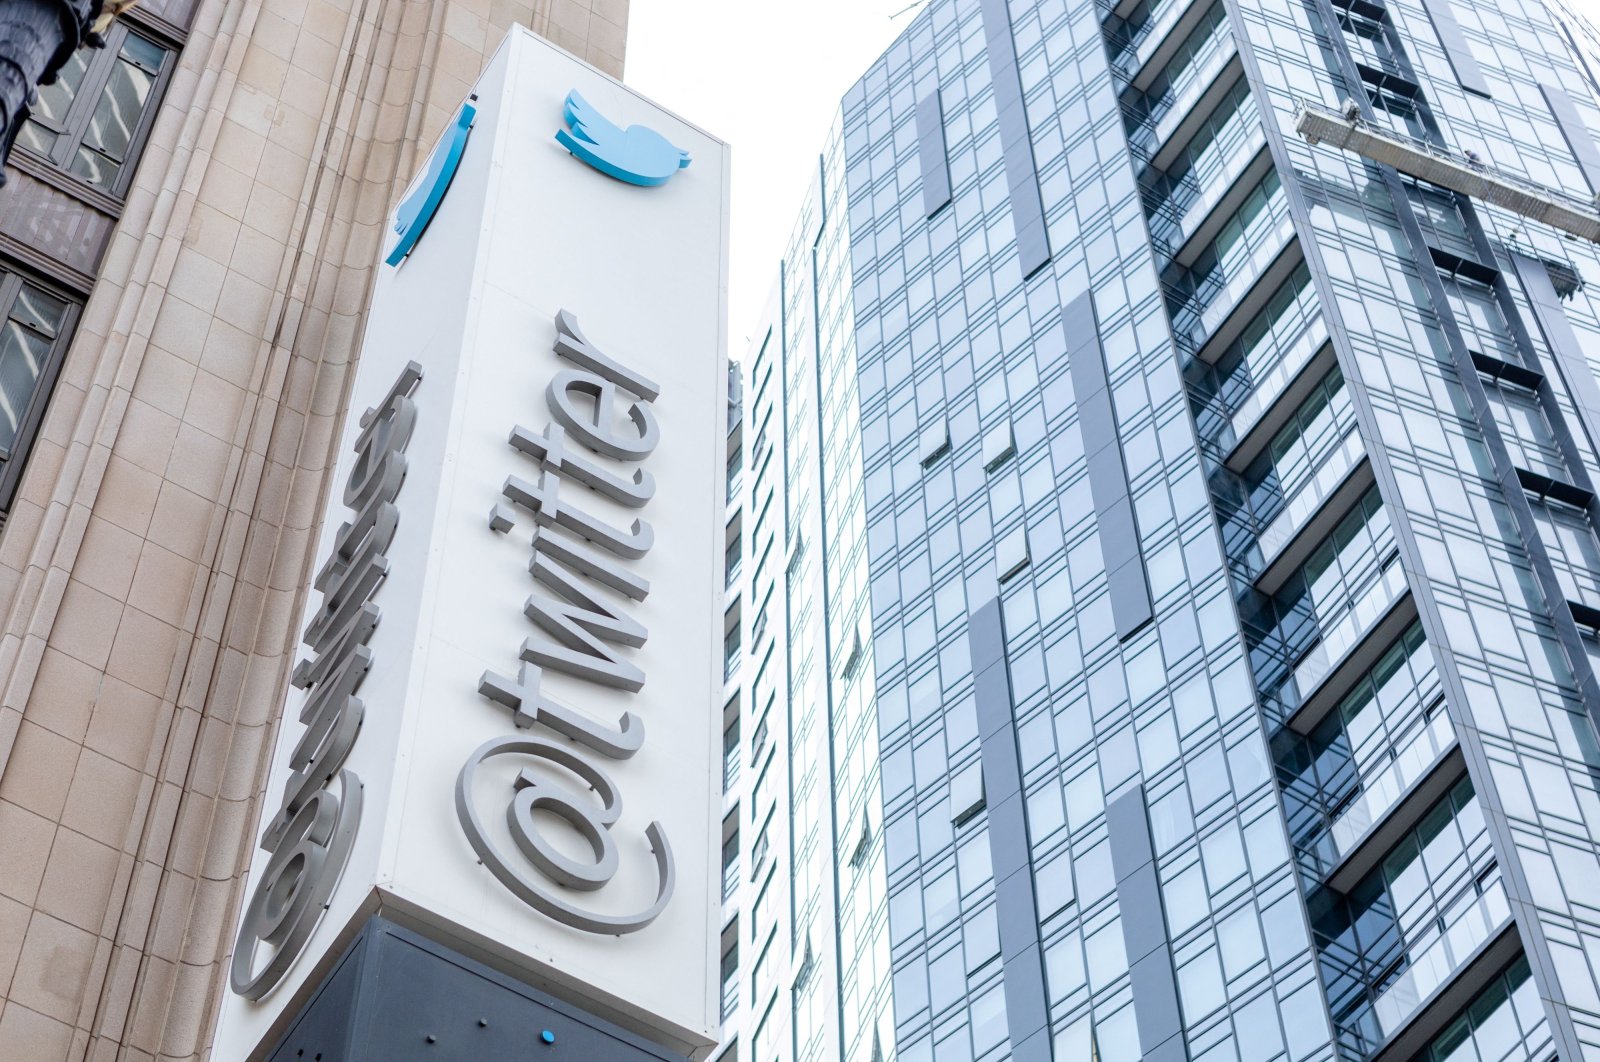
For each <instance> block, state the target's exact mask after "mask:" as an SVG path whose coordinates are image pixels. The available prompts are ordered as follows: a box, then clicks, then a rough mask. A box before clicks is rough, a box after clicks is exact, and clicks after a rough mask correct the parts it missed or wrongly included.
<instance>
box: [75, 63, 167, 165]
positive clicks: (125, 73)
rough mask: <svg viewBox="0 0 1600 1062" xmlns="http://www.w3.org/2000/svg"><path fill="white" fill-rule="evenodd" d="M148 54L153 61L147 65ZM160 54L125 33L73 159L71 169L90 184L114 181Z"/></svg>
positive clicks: (143, 105) (142, 106) (148, 93)
mask: <svg viewBox="0 0 1600 1062" xmlns="http://www.w3.org/2000/svg"><path fill="white" fill-rule="evenodd" d="M152 54H154V55H155V57H156V62H155V63H154V64H151V65H147V64H148V63H149V60H150V59H151V58H152ZM162 54H164V50H163V49H161V48H160V47H158V46H157V45H154V44H151V43H150V42H149V41H146V40H142V39H141V38H139V37H137V36H135V35H133V34H131V33H130V34H129V35H128V37H127V38H126V40H125V41H124V42H123V45H122V51H121V53H120V54H119V55H118V57H117V63H116V66H115V67H114V68H113V69H112V71H111V78H110V80H108V81H107V82H106V87H105V89H104V90H103V91H102V92H101V93H100V101H99V103H97V104H96V105H95V109H94V116H93V117H92V118H91V119H90V120H89V129H88V131H87V132H86V133H85V134H84V137H83V144H82V145H81V146H80V147H79V148H78V154H77V157H76V158H75V159H74V160H73V163H72V172H74V173H76V174H77V175H78V176H80V177H83V178H84V179H86V180H88V181H89V182H90V183H92V184H98V185H105V186H109V185H111V184H114V183H115V182H116V179H117V173H118V172H119V171H120V170H121V168H122V163H123V162H124V161H125V160H126V159H127V157H128V145H129V144H130V143H131V142H132V140H133V134H134V131H135V130H136V129H138V127H139V118H140V116H141V115H142V114H143V113H144V107H145V104H146V102H148V100H149V98H150V89H151V87H152V86H154V84H155V79H156V71H157V70H158V69H159V68H160V61H159V56H160V55H162Z"/></svg>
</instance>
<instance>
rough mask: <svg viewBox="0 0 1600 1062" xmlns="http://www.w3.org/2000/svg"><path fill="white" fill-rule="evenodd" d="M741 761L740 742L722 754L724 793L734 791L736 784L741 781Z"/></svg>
mask: <svg viewBox="0 0 1600 1062" xmlns="http://www.w3.org/2000/svg"><path fill="white" fill-rule="evenodd" d="M739 761H740V754H739V746H738V744H735V745H734V746H733V748H731V749H729V750H728V751H727V752H725V753H723V754H722V791H723V792H724V793H731V792H733V787H734V785H735V784H736V783H737V782H738V781H739Z"/></svg>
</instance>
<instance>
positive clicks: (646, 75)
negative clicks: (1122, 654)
mask: <svg viewBox="0 0 1600 1062" xmlns="http://www.w3.org/2000/svg"><path fill="white" fill-rule="evenodd" d="M1596 2H1597V3H1600V0H1596ZM908 5H909V6H910V9H911V10H910V11H908V12H907V13H906V14H904V15H901V16H900V17H898V18H896V19H893V20H892V21H891V19H890V17H889V16H890V15H891V14H893V13H895V12H897V11H901V10H903V9H905V8H907V6H908ZM921 6H922V3H921V2H920V0H918V2H913V0H633V2H632V4H631V6H630V9H629V13H628V59H627V71H626V76H625V78H624V80H626V81H627V83H628V84H629V85H631V86H632V87H634V88H636V89H638V90H639V91H640V92H642V93H644V94H645V95H646V96H648V97H650V98H651V99H653V100H655V101H656V102H657V103H659V104H661V105H662V106H663V107H666V108H668V109H669V110H671V111H674V112H676V113H677V114H679V115H681V116H682V117H683V118H684V119H685V120H687V121H690V122H693V123H694V124H695V125H698V126H700V127H701V128H702V129H705V130H706V131H707V132H709V133H712V134H713V135H715V136H719V137H721V138H722V139H723V140H726V141H727V142H728V143H729V144H731V145H732V147H733V222H732V234H731V237H730V241H731V245H732V246H731V254H732V263H731V268H730V271H729V285H728V286H729V292H728V316H729V329H728V353H729V354H730V355H731V356H732V357H734V358H736V359H737V358H743V357H744V354H745V346H746V342H747V339H748V337H749V335H750V332H751V330H752V329H754V328H755V327H756V324H757V321H756V317H757V315H758V314H759V313H760V312H761V308H762V304H763V302H764V301H765V299H766V297H767V293H768V291H769V290H770V289H771V287H772V284H773V282H774V281H775V280H776V279H777V276H778V260H779V258H780V256H781V255H782V254H783V249H784V244H785V242H786V241H787V240H788V238H789V232H790V229H791V228H792V226H793V224H794V220H795V217H796V215H797V214H798V213H799V209H800V203H801V199H802V197H803V196H804V195H805V193H806V189H807V187H808V186H809V184H810V181H811V176H812V174H814V173H815V172H816V167H817V154H818V152H820V151H821V150H822V143H823V139H824V138H825V137H826V136H827V133H828V127H829V126H830V125H831V124H832V122H833V118H834V115H835V113H836V112H837V110H838V107H839V100H840V99H841V98H842V97H843V96H844V94H845V92H846V91H847V90H848V89H849V88H850V86H851V85H853V84H855V82H856V81H857V79H859V78H860V77H861V75H862V74H863V73H865V72H866V69H867V67H868V66H869V65H870V64H871V63H872V61H873V60H874V59H876V58H877V57H878V56H879V55H881V54H882V53H883V51H884V49H885V48H887V47H888V46H889V42H890V41H892V40H893V39H894V37H895V36H896V35H897V34H899V33H900V32H901V31H902V30H904V29H905V27H906V26H907V25H908V24H909V23H910V20H911V16H912V14H913V13H914V12H915V11H916V10H917V9H918V8H920V7H921Z"/></svg>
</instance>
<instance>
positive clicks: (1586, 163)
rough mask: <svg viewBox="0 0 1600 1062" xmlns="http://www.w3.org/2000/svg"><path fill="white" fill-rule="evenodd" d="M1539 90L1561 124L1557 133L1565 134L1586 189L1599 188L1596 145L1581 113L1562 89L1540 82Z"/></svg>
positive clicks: (1599, 156) (1599, 149) (1599, 152)
mask: <svg viewBox="0 0 1600 1062" xmlns="http://www.w3.org/2000/svg"><path fill="white" fill-rule="evenodd" d="M1539 91H1541V92H1543V93H1544V100H1545V102H1546V103H1547V104H1549V105H1550V114H1551V115H1552V116H1553V117H1554V118H1555V120H1556V124H1557V125H1558V126H1560V127H1561V135H1562V136H1564V137H1566V138H1567V145H1568V146H1569V147H1571V148H1572V156H1573V158H1575V159H1576V160H1577V162H1578V169H1580V170H1582V171H1583V179H1584V180H1586V181H1588V182H1589V191H1591V192H1600V147H1596V146H1595V142H1594V132H1593V131H1592V130H1591V129H1590V128H1589V127H1588V125H1586V124H1585V123H1584V120H1583V116H1582V115H1580V114H1579V113H1578V108H1577V106H1576V105H1574V104H1573V102H1572V97H1571V96H1569V95H1567V92H1566V90H1565V89H1563V88H1560V87H1559V86H1556V85H1545V84H1541V85H1540V86H1539Z"/></svg>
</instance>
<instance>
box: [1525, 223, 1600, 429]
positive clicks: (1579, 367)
mask: <svg viewBox="0 0 1600 1062" xmlns="http://www.w3.org/2000/svg"><path fill="white" fill-rule="evenodd" d="M1512 261H1514V262H1515V263H1516V268H1517V276H1518V277H1519V278H1520V279H1521V280H1522V290H1523V291H1524V292H1526V293H1527V296H1528V302H1529V304H1530V305H1531V306H1532V307H1533V316H1534V318H1535V320H1537V321H1538V324H1539V331H1540V332H1541V333H1543V335H1544V341H1545V343H1546V345H1548V346H1549V348H1550V353H1551V354H1552V355H1554V356H1555V359H1556V367H1557V368H1558V369H1559V370H1560V371H1561V376H1562V378H1563V379H1564V380H1565V381H1566V383H1567V391H1568V393H1569V394H1570V395H1571V396H1572V402H1573V404H1574V405H1575V406H1577V408H1578V420H1579V422H1580V423H1581V424H1582V425H1583V432H1584V435H1585V436H1586V438H1585V439H1584V440H1583V442H1584V444H1586V445H1587V446H1588V447H1590V448H1591V450H1592V449H1593V448H1594V447H1595V446H1596V445H1597V444H1600V382H1596V380H1595V376H1594V371H1593V370H1592V369H1590V368H1589V360H1588V358H1586V357H1585V356H1584V353H1583V348H1582V347H1581V346H1580V345H1579V344H1578V336H1577V333H1575V332H1574V331H1573V330H1572V323H1571V322H1570V321H1568V320H1567V312H1566V310H1564V309H1563V308H1562V306H1561V297H1560V296H1559V295H1557V294H1556V289H1555V285H1553V284H1551V283H1550V271H1549V270H1548V269H1546V268H1545V265H1544V263H1543V262H1541V261H1539V260H1538V259H1536V258H1529V257H1528V256H1527V255H1522V254H1513V255H1512Z"/></svg>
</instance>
